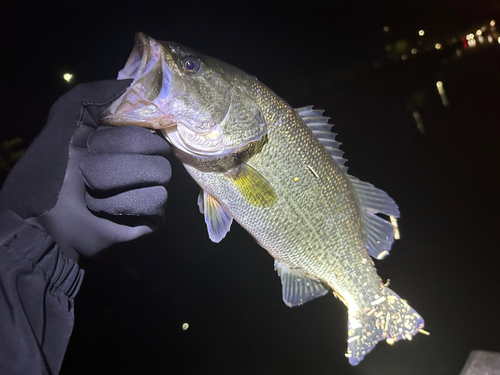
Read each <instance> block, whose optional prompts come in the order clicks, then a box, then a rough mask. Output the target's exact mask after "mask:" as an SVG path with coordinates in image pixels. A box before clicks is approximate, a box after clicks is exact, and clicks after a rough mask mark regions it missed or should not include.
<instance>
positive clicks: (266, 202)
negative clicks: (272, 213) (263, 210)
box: [227, 162, 278, 207]
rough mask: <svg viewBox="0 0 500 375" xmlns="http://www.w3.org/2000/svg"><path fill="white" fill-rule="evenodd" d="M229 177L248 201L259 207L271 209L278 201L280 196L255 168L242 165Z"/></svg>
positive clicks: (228, 174)
mask: <svg viewBox="0 0 500 375" xmlns="http://www.w3.org/2000/svg"><path fill="white" fill-rule="evenodd" d="M227 176H228V177H229V178H230V179H231V180H232V182H233V183H234V185H235V186H236V188H237V189H238V190H239V192H240V193H241V194H242V195H243V196H244V197H245V199H246V201H247V202H248V203H250V204H252V205H254V206H257V207H271V206H272V205H274V204H275V203H276V202H277V201H278V196H277V195H276V192H275V191H274V189H273V187H272V186H271V185H270V184H269V182H268V181H267V180H266V179H265V178H264V177H263V176H262V175H261V174H260V173H259V172H257V171H256V170H255V169H254V168H252V167H251V166H249V165H248V164H245V163H243V162H242V163H241V164H239V165H238V166H237V167H235V168H234V169H232V170H231V171H230V172H229V173H227Z"/></svg>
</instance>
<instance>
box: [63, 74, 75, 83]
mask: <svg viewBox="0 0 500 375" xmlns="http://www.w3.org/2000/svg"><path fill="white" fill-rule="evenodd" d="M63 78H64V80H65V81H66V82H69V81H71V78H73V74H70V73H64V75H63Z"/></svg>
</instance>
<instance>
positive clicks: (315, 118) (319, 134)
mask: <svg viewBox="0 0 500 375" xmlns="http://www.w3.org/2000/svg"><path fill="white" fill-rule="evenodd" d="M295 110H296V111H297V113H298V114H299V116H300V117H301V118H302V120H304V122H305V123H306V125H307V126H308V127H309V129H311V130H312V132H313V134H314V136H315V137H316V138H317V139H318V141H319V142H320V143H321V144H322V145H323V147H324V148H325V149H326V151H328V153H329V154H330V155H331V157H332V158H333V160H335V162H336V163H337V164H338V165H339V167H340V169H342V170H343V171H344V172H347V167H346V166H345V162H346V161H347V160H346V159H344V158H343V155H344V152H343V151H341V150H340V149H339V147H340V145H341V143H340V142H339V141H337V140H335V136H336V135H337V134H335V133H332V132H331V130H332V126H333V125H332V124H329V123H328V120H329V119H330V117H325V116H323V112H324V110H322V109H313V106H312V105H308V106H306V107H301V108H296V109H295Z"/></svg>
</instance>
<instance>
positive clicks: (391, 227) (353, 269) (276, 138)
mask: <svg viewBox="0 0 500 375" xmlns="http://www.w3.org/2000/svg"><path fill="white" fill-rule="evenodd" d="M130 78H131V79H133V82H132V84H131V85H130V87H129V88H128V89H127V90H126V92H125V93H124V94H123V95H122V96H121V97H120V98H118V99H117V100H116V101H115V102H114V103H113V104H112V105H111V106H110V107H109V108H108V109H107V110H106V111H105V112H104V114H103V121H104V122H106V123H108V124H112V125H137V126H143V127H148V128H151V129H160V130H161V132H162V133H163V134H164V136H165V137H166V139H167V140H168V141H169V142H170V143H171V144H172V145H173V149H174V152H175V155H176V156H177V157H178V158H179V159H180V160H181V162H182V163H183V164H184V166H185V168H186V169H187V171H188V172H189V174H190V175H191V176H192V177H193V179H194V180H195V181H196V182H197V183H198V184H199V185H200V187H201V189H202V191H201V193H200V196H199V197H198V204H199V206H200V211H201V212H202V213H203V214H204V217H205V222H206V224H207V228H208V233H209V237H210V239H211V240H212V241H214V242H219V241H220V240H222V239H223V238H224V236H225V235H226V234H227V232H228V231H229V229H230V226H231V223H232V221H233V219H234V220H236V221H237V222H238V223H239V224H240V225H241V226H242V227H243V228H245V229H246V230H247V231H248V232H249V233H250V234H251V235H252V236H253V237H254V238H255V240H256V241H257V243H258V244H259V245H260V246H262V247H263V248H264V249H266V250H267V251H268V252H269V253H270V254H271V256H272V257H273V258H274V259H275V269H276V270H277V272H278V275H279V276H280V277H281V283H282V294H283V300H284V302H285V303H286V304H287V305H288V306H290V307H292V306H298V305H301V304H303V303H305V302H307V301H310V300H312V299H314V298H316V297H320V296H323V295H325V294H327V293H328V291H332V292H333V294H334V295H335V296H336V297H338V298H339V299H340V300H341V301H342V302H343V303H344V304H345V305H346V306H347V308H348V339H347V343H348V347H347V353H346V357H348V359H349V362H350V364H351V365H357V364H358V363H359V362H360V361H361V360H362V359H363V358H364V357H365V355H366V354H368V353H369V352H370V351H371V350H372V349H373V348H374V347H375V345H376V344H377V342H379V341H382V340H387V341H388V342H389V343H392V342H394V341H397V340H400V339H411V338H412V336H413V335H415V334H416V333H417V332H419V330H421V329H422V328H423V326H424V321H423V319H422V317H421V316H420V315H419V314H418V313H417V312H415V310H413V309H412V308H411V307H410V306H409V305H408V304H407V302H406V301H404V300H403V299H401V298H400V297H399V296H398V295H397V294H396V293H394V292H393V291H392V290H391V289H389V288H388V287H387V286H385V285H384V284H383V283H382V281H381V279H380V277H379V276H378V275H377V272H376V270H375V267H374V263H373V262H372V260H371V258H370V257H374V258H377V259H381V258H383V257H384V256H386V255H387V254H388V252H389V250H390V248H391V246H392V243H393V241H394V237H395V235H396V236H397V225H396V218H398V217H399V210H398V207H397V205H396V204H395V202H394V201H393V200H392V199H391V198H390V197H389V196H388V195H387V194H386V193H385V192H383V191H381V190H379V189H377V188H375V187H374V186H373V185H371V184H368V183H366V182H362V181H360V180H359V179H357V178H356V177H353V176H351V175H349V174H347V168H346V167H345V162H346V160H345V159H344V158H343V152H342V151H340V150H339V146H340V143H339V142H338V141H337V140H336V139H335V135H334V133H332V132H331V125H329V124H328V118H326V117H323V116H322V113H323V111H321V110H317V109H313V107H312V106H308V107H303V108H299V109H294V108H292V107H290V105H288V104H287V103H286V102H285V101H284V100H283V99H281V98H280V97H278V96H277V95H276V94H275V93H274V92H273V91H271V90H270V89H269V88H267V87H266V86H265V85H264V84H262V83H261V82H259V80H258V79H256V78H255V77H253V76H251V75H249V74H247V73H245V72H243V71H242V70H240V69H237V68H235V67H233V66H231V65H229V64H226V63H224V62H221V61H218V60H216V59H214V58H211V57H208V56H204V55H202V54H200V53H198V52H195V51H193V50H191V49H189V48H187V47H184V46H182V45H180V44H177V43H173V42H164V41H156V40H155V39H153V38H150V37H148V36H147V35H145V34H142V33H139V34H138V35H137V36H136V43H135V47H134V49H133V51H132V53H131V55H130V57H129V59H128V60H127V62H126V65H125V67H124V68H123V69H122V70H121V71H120V72H119V76H118V79H130ZM377 214H383V215H386V216H387V217H390V218H391V221H388V220H386V219H384V218H382V217H380V216H379V215H377Z"/></svg>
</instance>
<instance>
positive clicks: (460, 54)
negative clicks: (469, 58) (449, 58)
mask: <svg viewBox="0 0 500 375" xmlns="http://www.w3.org/2000/svg"><path fill="white" fill-rule="evenodd" d="M456 52H457V56H458V57H461V56H462V51H461V50H460V49H457V51H456Z"/></svg>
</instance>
